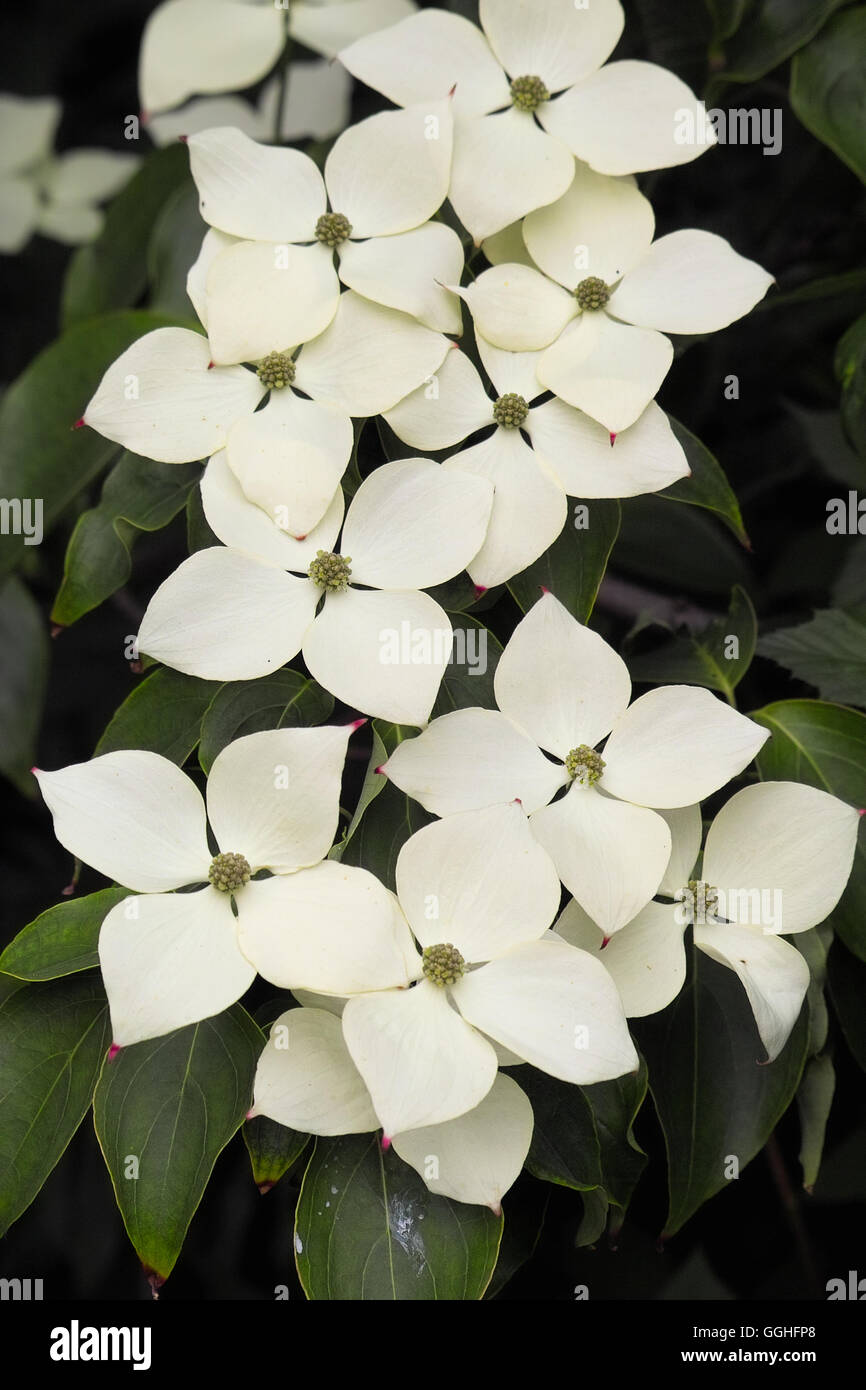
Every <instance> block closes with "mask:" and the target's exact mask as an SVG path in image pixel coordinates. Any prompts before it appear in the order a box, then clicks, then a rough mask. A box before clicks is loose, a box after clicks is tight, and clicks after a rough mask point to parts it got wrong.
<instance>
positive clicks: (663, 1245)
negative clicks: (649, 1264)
mask: <svg viewBox="0 0 866 1390" xmlns="http://www.w3.org/2000/svg"><path fill="white" fill-rule="evenodd" d="M667 1242H668V1238H667V1236H666V1235H665V1233H664V1231H662V1233H661V1235H660V1236H659V1238H658V1240H657V1241H656V1254H657V1255H663V1254H664V1253H665V1250H666V1249H667Z"/></svg>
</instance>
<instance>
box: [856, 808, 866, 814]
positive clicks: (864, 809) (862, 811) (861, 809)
mask: <svg viewBox="0 0 866 1390" xmlns="http://www.w3.org/2000/svg"><path fill="white" fill-rule="evenodd" d="M857 814H858V816H866V806H861V807H860V810H859V811H858V812H857Z"/></svg>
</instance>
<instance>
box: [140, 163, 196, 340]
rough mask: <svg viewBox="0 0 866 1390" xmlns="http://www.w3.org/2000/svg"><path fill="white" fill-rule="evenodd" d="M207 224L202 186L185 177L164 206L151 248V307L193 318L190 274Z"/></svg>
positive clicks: (149, 263) (148, 269) (149, 276)
mask: <svg viewBox="0 0 866 1390" xmlns="http://www.w3.org/2000/svg"><path fill="white" fill-rule="evenodd" d="M206 231H207V227H206V226H205V224H204V222H203V221H202V216H201V213H200V212H199V208H198V189H197V188H196V186H195V184H194V183H193V182H192V179H187V180H185V181H184V182H183V183H182V184H181V185H180V186H179V187H178V188H175V190H174V192H173V193H171V194H169V197H168V199H167V200H166V202H165V203H164V204H163V206H162V208H161V209H160V212H159V215H158V216H157V219H156V223H155V225H154V227H153V231H152V232H151V236H150V241H149V244H148V248H147V274H148V280H149V282H150V284H151V286H152V289H151V293H150V307H151V309H157V310H160V311H161V312H162V313H164V314H177V316H178V318H191V317H192V316H193V314H194V310H193V308H192V303H191V301H190V298H189V295H188V294H187V292H186V277H187V275H188V273H189V268H190V266H191V265H192V264H193V263H194V261H195V260H196V258H197V256H198V253H199V250H200V249H201V243H202V238H203V237H204V234H205V232H206Z"/></svg>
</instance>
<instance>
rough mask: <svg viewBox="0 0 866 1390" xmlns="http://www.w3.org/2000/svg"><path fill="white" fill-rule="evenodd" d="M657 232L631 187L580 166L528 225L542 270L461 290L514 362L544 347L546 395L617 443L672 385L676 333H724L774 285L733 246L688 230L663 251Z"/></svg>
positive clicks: (513, 267) (517, 267)
mask: <svg viewBox="0 0 866 1390" xmlns="http://www.w3.org/2000/svg"><path fill="white" fill-rule="evenodd" d="M654 228H655V218H654V216H653V211H652V208H651V206H650V204H649V202H648V200H647V199H646V198H645V197H644V195H643V194H642V193H641V192H640V191H639V190H638V188H637V185H636V184H635V182H634V180H633V179H624V178H617V179H613V178H605V177H603V176H602V175H600V174H597V173H594V172H593V170H592V169H590V168H588V167H587V166H586V165H582V164H577V165H576V166H575V173H574V179H573V181H572V182H571V185H570V187H569V189H568V191H567V192H566V193H565V194H564V195H563V197H561V198H560V199H559V200H558V201H557V202H555V203H554V204H553V205H552V206H550V207H545V208H541V209H539V211H537V212H533V213H531V214H530V215H529V216H528V217H527V218H526V219H525V221H524V223H523V228H522V231H523V240H524V242H525V245H526V248H527V250H528V252H529V254H530V256H531V258H532V260H533V261H534V262H535V264H536V265H538V266H540V267H541V269H540V270H536V269H534V268H533V267H532V266H531V265H525V264H520V263H503V264H497V265H494V266H492V267H491V269H489V270H485V271H484V272H483V273H482V274H481V275H479V277H478V279H477V280H475V281H474V282H473V283H472V284H470V285H469V286H468V287H467V288H466V289H461V290H459V293H460V295H461V296H462V298H463V299H464V300H465V301H466V303H467V304H468V305H469V308H470V310H471V312H472V317H473V320H474V323H475V327H476V330H477V331H478V333H480V334H481V335H482V336H483V337H484V338H486V339H487V340H488V341H489V342H490V343H492V344H494V346H496V347H500V348H507V349H508V350H509V351H512V352H518V351H527V350H538V349H542V348H546V349H547V351H546V352H543V353H541V355H540V357H539V359H538V363H537V366H536V372H537V376H538V380H539V381H540V382H541V384H542V386H545V387H547V388H548V389H549V390H551V391H553V392H554V393H555V394H556V395H557V396H559V397H560V398H561V399H562V400H564V401H566V402H567V403H568V404H569V405H572V406H574V407H576V408H577V409H578V410H583V411H585V412H586V414H587V415H591V416H592V418H593V419H594V420H598V421H599V422H600V423H601V424H602V425H604V427H605V429H607V430H609V431H611V432H612V433H614V434H616V433H618V432H619V431H620V430H624V429H627V428H628V426H629V425H631V424H633V423H634V422H635V420H637V418H638V416H639V415H640V414H641V412H642V411H643V410H645V408H646V406H647V404H648V403H649V402H650V401H651V400H652V399H653V397H654V396H655V394H656V392H657V391H658V389H659V387H660V386H661V384H662V382H663V381H664V378H665V376H666V375H667V373H668V369H669V368H670V365H671V362H672V361H673V345H672V343H671V342H670V339H669V338H666V337H665V336H664V335H665V334H666V333H713V332H715V331H717V330H718V329H720V328H725V327H727V325H728V324H730V323H733V322H734V320H735V319H739V318H742V316H743V315H744V314H747V313H748V312H749V310H750V309H752V308H754V306H755V304H757V302H758V300H759V299H762V298H763V296H764V295H765V294H766V292H767V290H768V288H769V286H770V285H771V284H772V283H773V277H772V276H771V275H769V274H768V273H767V272H766V271H765V270H763V269H762V268H761V266H759V265H757V264H756V263H755V262H754V261H750V260H746V259H745V257H743V256H740V255H738V254H737V252H735V251H734V250H733V248H732V247H731V246H730V245H729V244H728V242H727V241H725V240H724V238H723V237H719V236H716V235H714V234H713V233H710V232H702V231H695V230H688V231H679V232H671V233H670V234H669V235H668V236H664V237H660V238H659V240H658V241H655V242H654V241H653V232H654ZM542 271H543V272H544V274H542ZM455 288H456V287H455Z"/></svg>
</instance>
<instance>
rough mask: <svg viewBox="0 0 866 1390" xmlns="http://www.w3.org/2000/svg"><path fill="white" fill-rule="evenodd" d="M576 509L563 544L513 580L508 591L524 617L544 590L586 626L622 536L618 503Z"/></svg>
mask: <svg viewBox="0 0 866 1390" xmlns="http://www.w3.org/2000/svg"><path fill="white" fill-rule="evenodd" d="M572 506H573V508H574V511H573V513H572V517H571V519H570V520H569V521H566V523H565V527H564V528H563V530H562V532H561V533H560V535H559V537H558V539H557V540H555V541H554V542H553V545H551V546H549V547H548V549H547V550H546V551H545V552H544V554H543V555H542V556H541V558H540V559H539V560H536V561H535V562H534V564H531V565H530V566H529V568H528V569H525V570H523V572H522V573H521V574H516V575H515V576H514V578H513V579H510V580H509V581H508V588H509V589H510V591H511V593H512V595H513V596H514V598H515V600H516V601H517V603H518V604H519V606H520V607H521V608H522V609H523V612H524V613H526V612H528V610H529V609H530V608H531V607H532V606H533V604H534V603H537V601H538V600H539V598H540V597H541V590H542V588H545V589H549V590H550V592H551V593H552V594H553V595H554V596H555V597H556V598H558V599H559V601H560V603H562V604H564V605H565V607H566V608H567V609H568V611H569V613H571V615H572V616H573V617H575V618H577V620H578V622H580V623H586V622H588V621H589V617H590V614H591V613H592V610H593V608H594V607H595V600H596V597H597V595H598V590H599V585H600V584H601V581H602V579H603V578H604V572H605V570H606V569H607V562H608V559H609V558H610V552H611V550H612V549H613V545H614V541H615V540H616V538H617V536H618V535H619V527H620V517H621V512H620V505H619V503H618V502H616V501H600V502H597V501H593V502H574V503H573V504H572ZM578 523H580V525H579V526H578Z"/></svg>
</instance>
